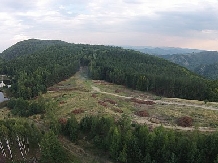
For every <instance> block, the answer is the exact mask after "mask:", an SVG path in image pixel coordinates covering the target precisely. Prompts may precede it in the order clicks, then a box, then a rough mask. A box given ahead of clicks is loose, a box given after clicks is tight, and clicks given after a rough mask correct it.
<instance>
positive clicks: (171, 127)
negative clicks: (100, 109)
mask: <svg viewBox="0 0 218 163" xmlns="http://www.w3.org/2000/svg"><path fill="white" fill-rule="evenodd" d="M92 90H93V91H94V92H99V93H103V94H108V95H112V96H116V97H121V98H125V99H131V98H132V97H130V96H122V95H118V94H116V93H109V92H104V91H101V90H100V88H98V87H96V86H93V85H92ZM137 99H139V100H149V99H141V98H137ZM155 103H156V104H164V105H177V106H185V107H195V108H201V109H207V110H215V111H218V108H217V107H212V106H205V105H197V104H185V103H179V102H169V101H162V100H156V101H155ZM134 121H136V122H137V123H139V124H147V125H150V126H152V127H158V126H161V125H162V126H163V127H165V128H169V129H174V130H183V131H193V130H196V128H194V127H181V126H177V125H176V126H172V125H163V124H157V123H153V122H151V121H149V119H148V118H146V117H143V118H142V117H140V118H138V117H137V118H134ZM197 130H199V131H202V132H214V131H217V129H216V128H208V127H199V128H197Z"/></svg>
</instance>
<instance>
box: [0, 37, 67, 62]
mask: <svg viewBox="0 0 218 163" xmlns="http://www.w3.org/2000/svg"><path fill="white" fill-rule="evenodd" d="M65 44H68V43H67V42H64V41H59V40H37V39H29V40H27V41H21V42H18V43H16V44H15V45H13V46H11V47H10V48H8V49H6V50H4V51H3V52H2V53H0V56H1V57H2V58H3V59H13V58H15V57H18V56H22V55H28V54H32V53H35V52H37V51H39V50H42V49H45V48H48V47H50V46H54V45H65Z"/></svg>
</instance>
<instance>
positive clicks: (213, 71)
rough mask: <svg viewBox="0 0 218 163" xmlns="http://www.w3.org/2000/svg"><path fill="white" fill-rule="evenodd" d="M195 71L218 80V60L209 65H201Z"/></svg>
mask: <svg viewBox="0 0 218 163" xmlns="http://www.w3.org/2000/svg"><path fill="white" fill-rule="evenodd" d="M194 71H195V72H196V73H197V74H200V75H202V76H204V77H206V78H208V79H212V80H216V79H218V62H216V63H213V64H209V65H200V66H198V67H196V68H195V70H194Z"/></svg>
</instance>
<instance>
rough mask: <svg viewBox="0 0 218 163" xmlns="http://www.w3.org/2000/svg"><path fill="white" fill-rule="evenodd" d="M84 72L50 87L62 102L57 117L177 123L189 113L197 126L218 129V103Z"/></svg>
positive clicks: (48, 95)
mask: <svg viewBox="0 0 218 163" xmlns="http://www.w3.org/2000/svg"><path fill="white" fill-rule="evenodd" d="M84 74H85V73H84V72H83V70H81V71H80V72H78V73H77V74H76V75H74V76H73V77H71V78H69V79H68V80H65V81H62V82H60V83H58V84H57V85H54V86H53V87H52V88H49V90H50V91H48V93H46V94H45V95H44V97H45V98H46V99H48V100H51V99H52V101H53V102H55V103H57V104H58V108H57V109H55V114H56V116H57V117H59V118H60V117H69V116H70V115H71V114H75V116H76V117H77V119H78V120H80V119H81V118H82V117H83V116H86V115H112V116H114V117H117V118H118V117H120V116H121V115H122V114H127V115H129V116H130V117H132V120H133V122H135V123H148V124H149V125H152V124H153V125H154V126H155V124H162V125H163V126H176V120H177V119H178V118H180V117H182V116H189V117H191V118H192V119H193V126H192V128H193V129H194V128H201V127H204V128H206V129H207V130H208V129H211V130H215V129H216V127H217V126H218V103H212V102H207V103H205V102H204V101H196V100H185V99H177V98H162V97H158V96H155V95H152V94H150V93H146V92H140V91H136V90H131V89H128V88H125V87H124V86H121V85H115V84H112V83H108V82H105V81H100V80H89V79H87V78H86V77H84V76H85V75H84ZM143 101H148V102H147V103H143ZM149 102H153V103H152V104H149ZM138 111H144V112H146V116H145V117H139V116H138V115H135V113H136V112H138Z"/></svg>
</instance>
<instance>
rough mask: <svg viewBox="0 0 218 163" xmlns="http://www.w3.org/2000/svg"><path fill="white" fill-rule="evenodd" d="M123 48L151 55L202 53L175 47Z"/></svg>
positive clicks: (196, 50)
mask: <svg viewBox="0 0 218 163" xmlns="http://www.w3.org/2000/svg"><path fill="white" fill-rule="evenodd" d="M123 48H125V49H133V50H137V51H140V52H142V53H146V54H151V55H171V54H187V53H199V52H201V51H204V50H199V49H187V48H175V47H149V46H124V47H123Z"/></svg>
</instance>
